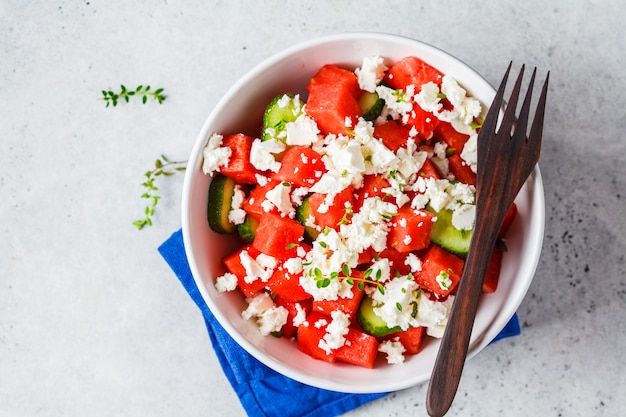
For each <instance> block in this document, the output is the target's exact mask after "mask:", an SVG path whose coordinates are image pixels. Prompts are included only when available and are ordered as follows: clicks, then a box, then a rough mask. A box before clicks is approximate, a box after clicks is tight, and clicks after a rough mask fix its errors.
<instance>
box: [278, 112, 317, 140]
mask: <svg viewBox="0 0 626 417" xmlns="http://www.w3.org/2000/svg"><path fill="white" fill-rule="evenodd" d="M285 129H286V130H287V139H286V142H287V145H302V146H310V145H311V144H312V143H314V142H316V141H317V140H318V137H317V135H318V133H319V132H320V131H319V128H318V127H317V124H316V123H315V121H314V120H313V119H312V118H310V117H309V116H307V115H306V114H304V113H303V114H301V115H300V116H298V118H297V119H296V120H295V121H293V122H289V123H287V124H286V125H285Z"/></svg>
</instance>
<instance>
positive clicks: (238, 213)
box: [228, 184, 246, 224]
mask: <svg viewBox="0 0 626 417" xmlns="http://www.w3.org/2000/svg"><path fill="white" fill-rule="evenodd" d="M245 199H246V195H245V193H244V192H243V190H242V189H241V186H240V185H239V184H237V185H235V190H234V193H233V198H232V200H231V203H230V211H229V212H228V221H229V222H231V223H232V224H241V223H243V222H244V220H245V219H246V212H245V211H244V210H243V209H242V208H241V207H242V205H243V202H244V200H245Z"/></svg>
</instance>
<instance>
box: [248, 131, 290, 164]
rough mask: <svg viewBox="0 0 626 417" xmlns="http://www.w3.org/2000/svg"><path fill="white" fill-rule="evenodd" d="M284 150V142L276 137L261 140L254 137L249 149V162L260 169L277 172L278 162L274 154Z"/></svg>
mask: <svg viewBox="0 0 626 417" xmlns="http://www.w3.org/2000/svg"><path fill="white" fill-rule="evenodd" d="M284 150H285V144H284V143H283V142H281V141H279V140H276V139H269V140H263V141H262V140H261V139H255V140H254V141H253V142H252V148H251V149H250V163H251V164H252V165H253V166H254V167H255V168H256V169H258V170H260V171H267V170H269V171H273V172H278V170H279V169H280V162H278V161H277V160H276V158H274V155H276V154H279V153H281V152H283V151H284Z"/></svg>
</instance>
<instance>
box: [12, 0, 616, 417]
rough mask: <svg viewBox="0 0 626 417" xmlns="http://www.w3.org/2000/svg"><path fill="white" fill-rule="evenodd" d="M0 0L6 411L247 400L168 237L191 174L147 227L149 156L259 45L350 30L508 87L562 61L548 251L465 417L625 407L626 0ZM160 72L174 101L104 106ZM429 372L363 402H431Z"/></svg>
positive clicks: (480, 362)
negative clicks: (175, 267) (383, 35)
mask: <svg viewBox="0 0 626 417" xmlns="http://www.w3.org/2000/svg"><path fill="white" fill-rule="evenodd" d="M495 3H496V2H485V1H475V2H464V1H451V0H444V1H424V2H419V3H417V4H416V3H415V2H411V1H394V2H390V4H389V5H388V6H381V5H380V2H375V1H362V2H348V1H346V2H309V1H305V2H297V3H296V2H291V3H288V4H287V3H286V2H282V1H265V2H234V1H233V2H201V1H196V0H193V1H186V2H182V1H171V0H170V1H165V0H163V1H156V0H155V1H147V0H139V1H135V2H122V1H117V0H113V1H107V2H103V1H97V0H91V1H61V0H59V1H46V2H44V1H33V2H21V1H15V0H0V150H1V152H0V197H1V198H0V218H1V219H2V223H1V226H0V253H2V257H1V258H0V416H34V415H39V416H59V415H81V414H82V415H85V414H87V415H94V416H110V415H152V416H170V415H183V416H215V415H219V416H222V415H223V416H235V415H243V414H244V412H243V409H242V408H241V406H240V404H239V402H238V400H237V398H236V396H235V394H234V393H233V392H232V390H231V389H230V387H229V385H228V383H227V381H226V379H225V377H224V376H223V374H222V372H221V369H220V367H219V365H218V363H217V359H216V357H215V355H214V353H213V351H212V348H211V346H210V343H209V340H208V337H207V335H206V331H205V328H204V323H203V320H202V317H201V315H200V314H199V313H198V311H197V309H196V307H195V305H193V303H192V302H191V301H190V300H189V298H188V296H187V294H186V293H185V292H184V290H183V288H182V287H181V286H180V285H179V283H178V282H177V280H176V278H175V277H174V276H173V274H172V273H171V271H170V270H169V269H168V267H167V266H166V265H165V263H164V262H163V260H162V259H161V258H160V256H159V254H158V253H157V251H156V248H157V246H158V245H159V244H160V243H161V242H162V241H163V240H165V239H166V238H167V237H168V236H169V235H170V233H172V232H173V231H175V230H176V229H178V228H179V227H180V220H179V211H180V204H179V201H178V200H179V195H180V192H181V187H182V177H174V178H171V179H168V180H167V181H164V182H163V183H162V184H161V193H162V196H163V198H162V200H161V203H160V204H159V207H158V212H157V216H156V219H155V221H156V224H155V226H154V227H152V228H149V229H146V230H143V231H141V232H138V231H136V230H135V229H134V228H133V226H132V225H131V223H132V221H133V220H135V219H136V218H137V217H140V215H141V210H142V209H143V205H142V202H141V201H140V199H139V195H140V194H141V188H140V187H139V183H140V182H141V181H142V174H143V172H145V171H146V170H147V169H148V168H149V167H150V166H151V164H152V163H153V161H154V160H155V159H156V157H158V156H159V154H161V153H165V154H167V155H168V156H170V157H171V158H176V159H186V157H187V155H188V153H189V152H190V150H191V146H192V144H193V142H194V140H195V136H196V134H197V133H198V131H199V130H200V127H201V126H202V123H203V122H204V119H205V118H206V116H207V115H208V113H209V111H210V110H211V108H212V107H213V106H214V105H215V104H216V102H217V100H218V99H219V97H220V96H221V94H223V93H224V92H225V91H226V89H227V88H228V87H229V86H230V85H231V84H232V83H233V82H235V81H236V80H237V78H238V77H239V76H241V75H242V74H243V73H244V72H246V71H247V70H248V69H249V68H251V67H252V66H253V65H254V64H255V63H256V62H258V61H259V60H261V59H264V58H266V57H268V56H269V55H271V54H273V53H275V52H277V51H279V50H280V49H281V48H283V47H285V46H289V45H291V44H293V43H295V42H298V41H301V40H306V39H310V38H313V37H316V36H319V35H324V34H329V33H338V32H343V31H357V30H371V31H380V32H390V33H397V34H401V35H407V36H411V37H414V38H417V39H421V40H423V41H426V42H428V43H431V44H434V45H436V46H438V47H440V48H442V49H444V50H446V51H448V52H450V53H452V54H454V55H456V56H458V57H459V58H461V59H462V60H463V61H465V62H467V63H468V64H470V65H471V66H472V67H474V68H475V69H476V70H477V71H478V72H480V73H482V74H483V75H484V76H485V78H486V79H487V80H489V81H490V82H491V83H492V84H497V83H498V82H499V79H500V76H501V73H502V71H503V69H504V68H505V67H506V65H507V63H508V62H509V61H510V60H514V61H516V62H526V63H528V64H530V65H537V66H539V67H540V68H541V69H550V70H551V90H550V96H549V102H548V117H547V120H546V125H545V130H544V147H543V153H542V158H541V161H540V166H541V170H542V174H543V178H544V186H545V192H546V217H547V218H546V231H545V242H544V248H543V252H542V256H541V260H540V263H539V266H538V269H537V273H536V277H535V280H534V281H533V283H532V285H531V287H530V290H529V292H528V295H527V297H526V299H525V300H524V301H523V303H522V305H521V306H520V309H519V316H520V319H521V322H522V330H523V333H522V335H521V336H519V337H515V338H512V339H507V340H504V341H501V342H498V343H497V344H494V345H492V346H489V347H488V348H487V349H486V350H485V351H484V352H482V353H481V354H479V355H478V356H477V357H475V358H473V359H472V360H471V361H470V362H468V364H467V366H466V368H465V371H464V377H463V379H462V381H461V386H460V389H459V393H458V394H457V398H456V402H455V404H454V405H453V408H452V409H451V411H450V414H449V415H451V416H500V415H507V416H528V415H542V416H591V415H593V416H621V415H625V414H626V395H625V394H624V388H623V387H624V386H626V376H625V375H626V365H624V361H623V356H624V352H625V348H624V346H626V266H625V260H624V256H625V254H626V237H625V236H626V221H625V220H624V219H625V218H626V204H624V200H625V199H626V157H625V152H626V141H625V140H624V131H626V113H625V110H624V109H626V78H625V76H624V74H626V73H625V72H624V67H625V66H626V53H625V52H624V49H623V41H624V39H626V29H625V27H624V25H623V22H624V20H626V9H624V8H623V5H622V4H621V2H620V1H618V0H608V1H598V0H595V1H593V0H574V1H569V0H567V1H565V0H561V1H538V0H529V1H526V2H512V1H503V2H497V4H495ZM119 83H127V84H129V85H134V84H139V83H152V84H153V85H155V86H156V85H157V84H158V85H159V86H163V87H165V88H166V92H167V93H168V98H167V100H166V101H165V102H164V104H163V105H161V106H158V105H156V104H154V103H149V104H147V105H146V106H141V105H139V104H130V105H126V106H120V107H118V108H115V109H105V108H104V103H103V102H102V101H101V100H100V99H99V97H100V90H101V89H103V88H109V87H116V86H117V85H118V84H119ZM425 392H426V386H425V385H421V386H419V387H416V388H414V389H409V390H405V391H402V392H398V393H395V394H392V395H390V396H389V397H386V398H384V399H382V400H379V401H376V402H374V403H371V404H368V405H366V406H364V407H361V408H359V409H357V410H355V411H353V412H350V413H349V415H350V416H355V417H356V416H365V415H377V416H405V415H409V414H410V415H425V409H424V399H425Z"/></svg>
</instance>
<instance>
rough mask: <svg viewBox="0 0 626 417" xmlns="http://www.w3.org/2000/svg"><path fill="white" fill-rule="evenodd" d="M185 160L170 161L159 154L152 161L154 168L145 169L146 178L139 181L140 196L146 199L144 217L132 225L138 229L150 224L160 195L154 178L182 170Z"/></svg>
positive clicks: (167, 175) (184, 166) (184, 167)
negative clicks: (142, 190)
mask: <svg viewBox="0 0 626 417" xmlns="http://www.w3.org/2000/svg"><path fill="white" fill-rule="evenodd" d="M186 164H187V161H170V160H169V159H167V157H166V156H165V155H161V157H160V158H157V160H156V161H155V162H154V169H152V170H151V171H147V172H146V173H145V174H144V176H145V177H146V180H145V181H144V182H142V183H141V186H142V187H143V188H144V189H145V192H144V193H143V194H142V195H141V198H144V199H146V200H148V203H147V205H146V207H145V209H144V216H145V217H144V218H143V219H139V220H135V221H134V222H133V225H135V227H137V229H138V230H141V229H143V228H144V227H145V226H152V217H153V216H154V212H155V209H156V206H157V204H158V203H159V199H160V198H161V196H160V195H158V194H157V191H158V190H159V188H158V187H157V186H156V185H155V181H156V178H157V177H159V176H166V177H169V176H172V175H174V174H176V173H177V172H181V171H184V170H185V169H186Z"/></svg>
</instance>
